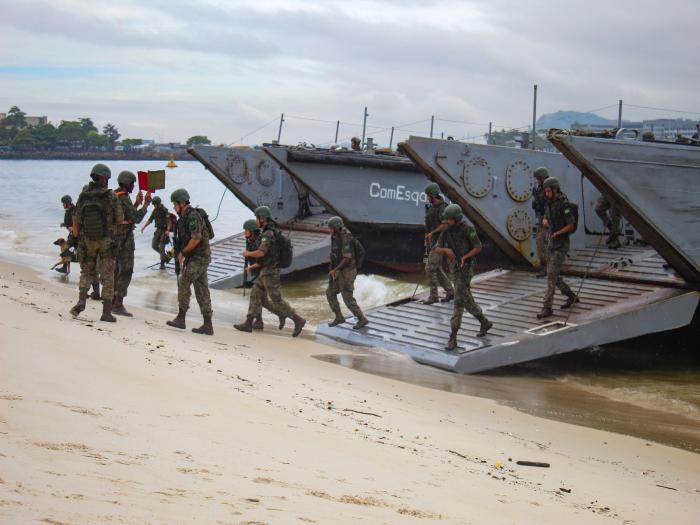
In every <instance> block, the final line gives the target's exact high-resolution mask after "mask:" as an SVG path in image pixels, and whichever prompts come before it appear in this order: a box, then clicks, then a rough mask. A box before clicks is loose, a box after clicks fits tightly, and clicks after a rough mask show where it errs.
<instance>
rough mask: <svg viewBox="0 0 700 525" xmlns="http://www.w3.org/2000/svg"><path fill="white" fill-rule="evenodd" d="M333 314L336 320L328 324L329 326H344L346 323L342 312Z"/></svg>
mask: <svg viewBox="0 0 700 525" xmlns="http://www.w3.org/2000/svg"><path fill="white" fill-rule="evenodd" d="M333 313H334V314H335V319H333V320H332V321H331V322H330V323H328V326H338V325H339V324H343V323H344V322H345V317H343V314H342V312H341V311H340V310H338V311H337V312H333Z"/></svg>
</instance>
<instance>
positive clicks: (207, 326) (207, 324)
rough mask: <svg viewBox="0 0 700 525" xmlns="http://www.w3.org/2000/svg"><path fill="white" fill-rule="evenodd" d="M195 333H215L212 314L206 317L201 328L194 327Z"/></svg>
mask: <svg viewBox="0 0 700 525" xmlns="http://www.w3.org/2000/svg"><path fill="white" fill-rule="evenodd" d="M192 331H193V332H194V333H195V334H204V335H214V327H213V326H212V324H211V315H209V316H205V317H204V324H202V326H200V327H199V328H193V329H192Z"/></svg>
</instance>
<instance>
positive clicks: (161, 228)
mask: <svg viewBox="0 0 700 525" xmlns="http://www.w3.org/2000/svg"><path fill="white" fill-rule="evenodd" d="M148 222H153V223H155V227H156V231H155V232H153V240H152V241H151V248H153V251H155V252H158V253H159V254H160V262H161V263H163V264H164V263H167V262H168V261H169V260H170V258H169V257H168V254H167V253H165V246H166V245H167V242H166V241H167V240H168V226H169V225H170V214H169V213H168V208H166V207H165V206H164V205H163V204H159V205H158V206H156V207H155V208H154V209H153V211H152V212H151V216H150V217H149V218H148Z"/></svg>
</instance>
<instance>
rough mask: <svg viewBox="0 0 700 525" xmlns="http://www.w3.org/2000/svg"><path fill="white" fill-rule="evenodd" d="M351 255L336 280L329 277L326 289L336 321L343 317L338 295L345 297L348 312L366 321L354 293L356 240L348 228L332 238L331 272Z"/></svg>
mask: <svg viewBox="0 0 700 525" xmlns="http://www.w3.org/2000/svg"><path fill="white" fill-rule="evenodd" d="M348 254H349V255H351V256H352V257H351V258H350V259H348V261H347V262H346V263H345V266H343V267H342V268H341V269H340V270H339V271H338V273H337V274H336V277H335V279H333V278H332V277H330V276H329V277H328V288H326V299H328V304H329V305H330V307H331V310H332V311H333V313H334V314H335V316H336V319H340V318H342V317H343V314H342V312H341V310H340V303H339V302H338V294H340V295H341V296H342V297H343V302H344V303H345V306H347V307H348V310H350V311H351V312H352V314H353V315H354V316H355V317H357V319H365V314H364V313H362V309H361V308H360V306H359V305H358V304H357V301H356V300H355V297H354V295H353V292H354V291H355V278H356V277H357V265H356V263H355V249H354V238H353V236H352V233H350V231H349V230H348V229H347V228H342V229H341V230H340V233H334V234H333V235H332V237H331V270H332V269H333V268H336V267H337V266H338V265H339V264H340V261H341V259H343V258H344V256H345V255H348Z"/></svg>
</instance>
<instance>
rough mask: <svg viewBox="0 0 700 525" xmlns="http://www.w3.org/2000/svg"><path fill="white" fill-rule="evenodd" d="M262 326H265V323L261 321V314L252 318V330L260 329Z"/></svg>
mask: <svg viewBox="0 0 700 525" xmlns="http://www.w3.org/2000/svg"><path fill="white" fill-rule="evenodd" d="M263 328H265V323H263V320H262V315H259V316H257V317H256V318H255V319H254V320H253V330H262V329H263Z"/></svg>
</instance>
